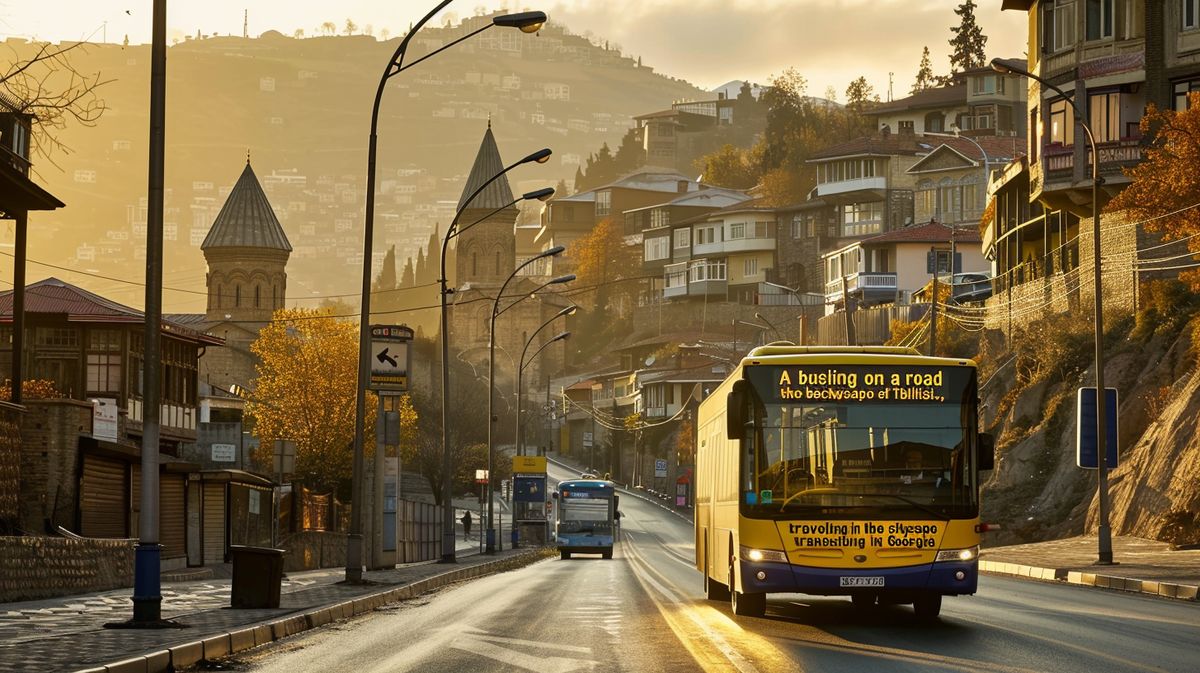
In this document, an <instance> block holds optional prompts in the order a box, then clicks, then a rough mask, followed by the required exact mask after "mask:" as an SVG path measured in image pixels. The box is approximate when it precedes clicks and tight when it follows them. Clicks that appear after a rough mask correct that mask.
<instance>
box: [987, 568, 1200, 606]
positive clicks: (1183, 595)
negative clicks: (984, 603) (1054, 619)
mask: <svg viewBox="0 0 1200 673" xmlns="http://www.w3.org/2000/svg"><path fill="white" fill-rule="evenodd" d="M979 570H980V572H985V573H991V574H993V575H1009V576H1012V577H1023V578H1028V579H1033V580H1042V581H1049V582H1063V583H1066V584H1077V585H1079V586H1085V587H1096V588H1099V589H1115V590H1117V591H1128V592H1131V593H1140V594H1146V595H1148V596H1159V597H1161V598H1173V599H1176V600H1182V601H1196V600H1197V593H1198V591H1200V587H1195V586H1192V585H1190V584H1175V583H1172V582H1155V581H1153V580H1135V579H1129V578H1127V577H1113V576H1111V575H1098V574H1096V573H1086V572H1080V571H1076V570H1067V569H1066V568H1039V567H1036V566H1027V565H1021V564H1018V563H1002V562H999V561H980V562H979Z"/></svg>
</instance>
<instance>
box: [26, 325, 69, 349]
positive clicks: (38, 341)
mask: <svg viewBox="0 0 1200 673" xmlns="http://www.w3.org/2000/svg"><path fill="white" fill-rule="evenodd" d="M33 343H34V345H35V346H41V347H48V348H74V347H77V346H79V332H77V331H76V330H73V329H71V328H69V327H38V328H37V329H35V330H34V332H33Z"/></svg>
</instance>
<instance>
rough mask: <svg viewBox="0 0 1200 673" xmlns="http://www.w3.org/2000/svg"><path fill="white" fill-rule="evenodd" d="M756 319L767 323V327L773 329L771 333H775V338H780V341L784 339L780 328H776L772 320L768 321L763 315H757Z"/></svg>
mask: <svg viewBox="0 0 1200 673" xmlns="http://www.w3.org/2000/svg"><path fill="white" fill-rule="evenodd" d="M754 317H755V318H758V319H759V320H761V321H763V322H765V323H767V326H768V327H770V328H771V331H772V332H774V333H775V336H777V337H779V338H780V339H782V338H783V332H780V331H779V328H778V327H776V326H775V325H774V324H773V323H772V322H771V321H770V320H767V318H766V316H764V315H763V314H761V313H755V314H754Z"/></svg>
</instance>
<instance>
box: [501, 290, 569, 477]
mask: <svg viewBox="0 0 1200 673" xmlns="http://www.w3.org/2000/svg"><path fill="white" fill-rule="evenodd" d="M578 310H579V307H578V306H568V307H566V308H564V309H563V310H561V311H559V312H558V313H555V314H554V316H552V317H551V318H550V319H549V320H547V321H546V322H544V323H542V326H541V327H539V328H537V329H535V330H534V331H533V334H530V335H529V338H528V339H527V340H526V341H525V347H524V348H522V349H521V359H520V360H518V361H517V424H516V433H515V434H514V435H513V436H514V437H515V438H516V442H517V455H519V456H523V455H525V441H524V439H525V437H524V435H523V434H522V433H521V375H522V374H523V373H524V372H525V367H527V366H528V363H526V362H525V353H527V352H529V345H530V344H532V343H533V339H534V337H536V336H537V335H538V332H541V331H542V330H544V329H546V327H548V326H549V325H550V323H552V322H554V321H555V320H558V319H559V318H561V317H563V316H567V315H575V312H576V311H578ZM570 334H571V333H570V332H563V333H562V334H559V335H558V336H556V337H554V338H553V339H551V340H549V341H547V342H546V343H544V344H542V347H541V348H539V349H537V351H535V352H534V354H533V356H532V357H530V358H529V361H530V362H533V358H536V357H537V356H538V353H541V352H542V348H545V347H546V346H549V345H550V344H552V343H554V342H555V341H561V340H563V339H566V338H567V337H568V336H570Z"/></svg>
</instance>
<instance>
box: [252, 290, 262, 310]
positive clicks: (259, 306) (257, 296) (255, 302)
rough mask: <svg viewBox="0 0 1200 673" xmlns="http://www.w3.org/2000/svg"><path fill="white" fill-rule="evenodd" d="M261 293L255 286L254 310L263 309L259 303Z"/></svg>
mask: <svg viewBox="0 0 1200 673" xmlns="http://www.w3.org/2000/svg"><path fill="white" fill-rule="evenodd" d="M259 292H260V291H259V289H258V286H257V285H255V286H254V308H262V306H261V304H260V303H259V302H260V299H259Z"/></svg>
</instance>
